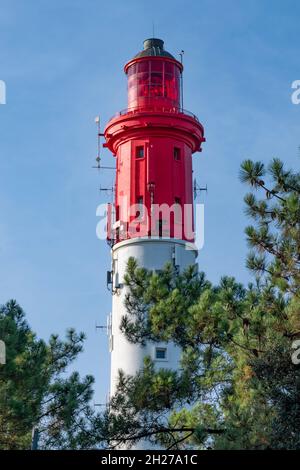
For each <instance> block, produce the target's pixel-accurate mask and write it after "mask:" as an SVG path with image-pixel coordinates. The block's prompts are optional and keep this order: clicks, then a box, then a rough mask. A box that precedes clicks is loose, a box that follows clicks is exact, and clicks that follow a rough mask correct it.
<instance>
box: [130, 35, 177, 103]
mask: <svg viewBox="0 0 300 470" xmlns="http://www.w3.org/2000/svg"><path fill="white" fill-rule="evenodd" d="M182 69H183V67H182V64H181V63H180V62H178V61H177V60H175V59H174V57H173V56H172V55H171V54H169V53H168V52H166V51H165V50H164V42H163V41H162V40H161V39H146V40H145V41H144V50H143V51H142V52H140V53H138V54H137V55H136V56H135V57H134V58H133V59H132V60H131V61H130V62H128V63H127V64H126V66H125V73H126V74H127V76H128V108H129V109H131V108H141V109H143V108H147V109H170V110H171V109H174V108H175V109H178V108H180V83H181V72H182Z"/></svg>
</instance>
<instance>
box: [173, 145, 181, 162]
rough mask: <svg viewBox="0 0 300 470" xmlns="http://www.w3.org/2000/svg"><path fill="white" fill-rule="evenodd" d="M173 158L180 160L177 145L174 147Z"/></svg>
mask: <svg viewBox="0 0 300 470" xmlns="http://www.w3.org/2000/svg"><path fill="white" fill-rule="evenodd" d="M174 160H177V161H179V160H181V151H180V148H178V147H174Z"/></svg>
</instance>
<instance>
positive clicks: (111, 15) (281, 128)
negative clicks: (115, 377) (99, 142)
mask: <svg viewBox="0 0 300 470" xmlns="http://www.w3.org/2000/svg"><path fill="white" fill-rule="evenodd" d="M299 17H300V4H299V2H297V1H296V0H287V1H285V2H283V1H278V0H277V1H276V0H273V1H272V2H270V1H269V0H252V1H251V2H246V0H222V1H221V0H200V1H189V0H186V1H185V2H182V1H178V0H165V1H164V2H161V1H157V0H152V2H148V1H147V2H146V1H141V0H140V1H136V0H134V1H130V0H128V1H126V2H125V1H121V0H115V1H114V2H104V1H100V0H98V1H96V0H80V1H79V0H59V1H58V0H52V1H51V2H49V1H46V0H41V1H39V2H37V1H33V0H26V1H25V0H23V1H21V0H1V1H0V80H4V81H5V82H6V86H7V104H6V105H0V215H1V218H0V303H4V302H6V301H7V300H8V299H10V298H15V299H17V301H18V302H19V303H20V304H21V305H22V307H23V308H24V309H25V311H26V312H27V315H28V320H29V322H30V324H31V325H32V327H33V328H34V330H35V331H36V332H37V333H38V335H39V336H41V337H44V338H47V337H48V336H49V334H50V333H52V332H58V333H60V334H63V333H64V332H65V330H66V328H67V327H70V326H73V327H75V328H76V329H77V330H81V331H84V332H86V334H87V341H86V345H85V351H84V353H83V354H82V355H81V357H80V359H79V360H78V361H77V363H76V367H77V368H78V369H79V371H80V372H81V374H87V373H89V374H93V375H94V376H95V377H96V397H95V401H96V402H100V403H101V402H103V401H104V400H105V395H106V393H107V391H108V379H109V354H108V351H107V338H106V336H105V334H104V333H102V332H96V331H95V324H96V322H97V323H98V324H103V322H105V321H106V315H107V313H108V312H109V311H110V308H111V298H110V294H109V292H108V291H107V289H106V285H105V280H106V271H107V269H109V265H110V252H109V248H108V246H107V245H106V243H105V242H103V241H99V240H98V239H97V238H96V233H95V230H96V224H97V218H96V207H97V205H98V204H99V203H100V202H105V201H106V200H107V199H108V198H107V197H106V196H104V195H100V193H99V190H98V189H99V186H100V185H102V186H107V185H111V184H112V181H113V174H112V173H109V172H105V173H104V174H101V175H99V174H98V172H97V171H96V170H93V169H92V168H91V167H92V165H93V164H94V158H95V157H96V138H95V135H96V132H95V124H94V117H95V116H96V115H97V114H100V116H101V121H102V123H105V122H107V120H108V119H109V118H110V117H111V116H112V115H113V114H114V113H115V112H116V111H118V110H120V109H123V108H125V107H126V79H125V76H124V74H123V70H122V68H123V65H124V63H125V62H126V61H127V60H128V59H130V58H131V57H132V56H133V55H134V54H135V53H137V52H138V51H139V50H140V49H141V48H142V42H143V40H144V39H146V38H147V37H151V36H152V23H153V22H154V28H155V36H157V37H160V38H162V39H164V41H165V46H166V49H167V50H169V51H170V52H171V53H173V54H174V55H176V54H177V53H178V52H179V51H180V50H182V49H183V50H184V51H185V56H184V63H185V74H184V86H185V90H184V97H185V103H184V107H185V108H186V109H188V110H190V111H192V112H194V113H196V114H197V115H198V117H199V119H200V120H201V122H202V123H203V125H204V127H205V134H206V139H207V142H206V143H205V144H204V147H203V152H202V154H196V155H195V156H194V170H195V174H196V176H197V179H198V183H199V184H201V185H205V184H207V185H208V194H207V195H202V196H201V200H202V202H204V203H205V245H204V248H203V250H202V251H201V253H200V256H199V258H198V262H199V265H200V269H202V270H204V271H205V272H206V273H207V276H208V278H209V279H211V280H212V281H214V282H217V281H218V280H219V278H220V276H221V275H223V274H229V275H234V276H236V278H237V279H239V280H240V281H242V282H247V281H248V280H249V274H248V272H247V271H246V269H245V266H244V264H245V263H244V260H245V255H246V252H247V247H246V242H245V236H244V233H243V230H244V227H245V225H246V224H247V220H246V218H245V216H244V214H243V196H244V193H245V191H246V188H244V187H243V186H242V185H241V184H240V182H239V180H238V171H239V165H240V162H241V161H242V160H243V159H245V158H252V159H260V160H263V161H266V162H267V161H269V160H270V159H271V158H273V157H275V156H277V157H280V158H282V159H283V160H284V161H285V162H286V164H287V165H288V166H294V167H296V166H297V165H298V163H299V158H298V155H299V151H298V147H299V145H300V134H299V122H300V105H299V106H295V105H293V104H292V102H291V83H292V82H293V81H294V80H296V79H300V70H299V45H298V44H299ZM103 160H104V161H105V163H106V164H108V165H110V164H113V158H112V157H111V156H110V155H109V154H108V151H106V150H105V151H104V152H103Z"/></svg>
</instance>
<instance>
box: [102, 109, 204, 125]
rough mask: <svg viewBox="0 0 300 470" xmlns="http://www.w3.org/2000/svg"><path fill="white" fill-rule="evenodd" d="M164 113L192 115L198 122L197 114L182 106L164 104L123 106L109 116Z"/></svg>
mask: <svg viewBox="0 0 300 470" xmlns="http://www.w3.org/2000/svg"><path fill="white" fill-rule="evenodd" d="M149 111H150V112H151V113H166V114H177V115H178V114H184V115H186V116H189V117H192V118H193V119H195V120H196V121H198V122H199V119H198V118H197V116H196V115H195V114H193V113H191V112H190V111H187V110H186V109H182V108H175V107H165V106H142V107H133V108H125V109H122V110H121V111H119V112H118V113H116V114H114V116H112V117H111V118H110V120H111V119H114V118H116V117H120V116H124V115H125V114H139V113H148V112H149Z"/></svg>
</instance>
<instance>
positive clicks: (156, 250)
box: [104, 38, 205, 395]
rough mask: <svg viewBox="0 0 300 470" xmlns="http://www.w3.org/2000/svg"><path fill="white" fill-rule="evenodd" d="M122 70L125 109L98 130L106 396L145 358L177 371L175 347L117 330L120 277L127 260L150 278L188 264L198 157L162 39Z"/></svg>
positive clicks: (176, 69) (190, 118) (191, 120)
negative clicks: (108, 167)
mask: <svg viewBox="0 0 300 470" xmlns="http://www.w3.org/2000/svg"><path fill="white" fill-rule="evenodd" d="M124 71H125V74H126V76H127V82H128V105H127V108H126V109H124V110H122V111H120V112H118V113H117V114H116V115H115V116H114V117H113V118H112V119H111V120H110V121H109V122H108V123H107V125H106V127H105V130H104V137H105V144H104V146H105V147H107V148H108V149H109V150H110V151H111V152H112V154H113V156H114V158H115V159H116V178H115V195H114V202H113V203H112V204H109V205H108V211H107V212H108V217H107V239H108V242H109V244H110V246H111V258H112V264H111V271H110V272H109V273H108V282H109V284H110V285H111V290H112V314H111V316H110V320H109V332H110V338H109V345H110V352H111V383H110V394H111V395H113V394H114V392H115V390H116V385H117V380H118V371H119V370H123V371H124V372H125V374H130V375H134V374H135V373H136V372H137V371H138V370H139V369H141V368H142V367H143V360H144V358H145V357H146V356H150V357H151V358H152V360H153V361H154V362H155V364H156V366H157V368H159V367H163V368H167V369H177V368H178V365H179V358H180V351H179V350H178V348H177V347H176V346H175V345H174V344H172V343H152V342H149V343H147V344H146V345H145V346H141V345H139V344H132V343H130V342H128V341H127V339H126V338H125V336H124V334H123V333H122V332H121V331H120V323H121V320H122V317H123V316H124V315H125V314H126V309H125V306H124V300H125V295H126V290H127V288H126V286H125V285H124V275H125V273H126V265H127V262H128V259H129V258H130V257H133V258H135V259H136V260H137V262H138V265H139V266H140V267H143V268H146V269H148V270H152V271H153V272H159V271H160V270H161V269H163V267H164V266H165V264H166V263H167V262H170V263H172V264H173V265H174V266H175V267H176V268H177V269H178V272H180V271H182V270H184V269H185V268H186V267H188V266H190V265H193V264H195V260H196V257H197V247H196V246H195V233H194V210H193V177H192V154H193V153H195V152H199V151H201V144H202V142H204V140H205V139H204V130H203V126H202V125H201V123H200V122H199V120H198V118H197V117H196V116H195V115H194V114H192V113H191V112H188V111H186V110H184V109H183V106H182V83H183V81H182V72H183V65H182V63H181V61H179V60H177V59H176V58H175V57H173V55H171V54H170V53H169V52H167V51H166V50H165V48H164V42H163V41H162V40H161V39H156V38H151V39H146V40H145V41H144V48H143V50H142V51H141V52H139V53H138V54H137V55H135V57H133V59H131V60H129V62H127V63H126V65H125V67H124Z"/></svg>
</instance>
